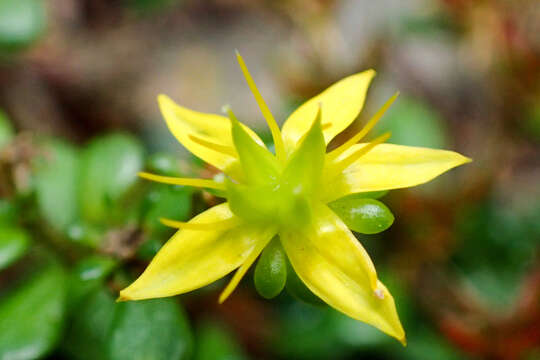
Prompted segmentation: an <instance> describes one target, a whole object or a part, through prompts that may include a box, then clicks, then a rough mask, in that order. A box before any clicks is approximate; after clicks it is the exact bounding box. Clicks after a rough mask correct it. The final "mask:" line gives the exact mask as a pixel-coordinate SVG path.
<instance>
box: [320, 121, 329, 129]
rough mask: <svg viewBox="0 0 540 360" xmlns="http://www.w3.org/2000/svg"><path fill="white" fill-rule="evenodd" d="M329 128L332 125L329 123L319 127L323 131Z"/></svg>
mask: <svg viewBox="0 0 540 360" xmlns="http://www.w3.org/2000/svg"><path fill="white" fill-rule="evenodd" d="M330 127H332V123H331V122H328V123H324V124H322V125H321V128H322V129H323V130H326V129H329V128H330Z"/></svg>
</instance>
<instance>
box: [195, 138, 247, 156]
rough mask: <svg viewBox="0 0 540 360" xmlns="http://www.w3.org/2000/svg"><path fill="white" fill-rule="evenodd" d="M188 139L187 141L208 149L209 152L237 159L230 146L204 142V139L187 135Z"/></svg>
mask: <svg viewBox="0 0 540 360" xmlns="http://www.w3.org/2000/svg"><path fill="white" fill-rule="evenodd" d="M188 137H189V139H190V140H191V141H193V142H194V143H197V144H199V145H201V146H204V147H207V148H209V149H211V150H214V151H217V152H219V153H222V154H225V155H229V156H232V157H238V155H237V154H236V151H235V150H234V148H233V147H231V146H227V145H221V144H216V143H214V142H211V141H207V140H204V139H202V138H200V137H197V136H194V135H188Z"/></svg>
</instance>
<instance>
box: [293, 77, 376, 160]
mask: <svg viewBox="0 0 540 360" xmlns="http://www.w3.org/2000/svg"><path fill="white" fill-rule="evenodd" d="M373 76H375V71H373V70H367V71H364V72H361V73H359V74H355V75H352V76H349V77H346V78H345V79H342V80H340V81H338V82H337V83H335V84H334V85H332V86H330V87H329V88H328V89H326V90H324V91H323V92H322V93H320V94H319V95H317V96H315V97H313V98H311V99H310V100H308V101H307V102H305V103H304V104H303V105H302V106H300V107H299V108H298V109H296V111H294V112H293V113H292V114H291V116H289V118H288V119H287V121H286V122H285V124H284V125H283V129H282V136H283V141H284V144H285V150H286V151H287V153H289V154H290V153H291V152H292V151H293V150H294V148H295V147H296V145H297V143H298V141H299V140H300V139H301V138H302V136H304V134H305V133H306V131H308V130H309V128H310V127H311V124H312V123H313V119H314V118H315V115H316V114H317V111H318V109H319V104H322V124H323V129H324V131H323V132H324V139H325V141H326V143H327V144H328V143H329V142H330V140H332V139H333V138H334V136H336V135H337V134H339V133H340V132H342V131H343V130H345V128H346V127H347V126H349V125H350V124H351V123H352V122H353V121H354V119H356V117H357V116H358V114H359V113H360V110H362V107H363V106H364V100H365V98H366V93H367V89H368V86H369V83H370V82H371V79H373ZM326 124H331V125H330V126H328V127H326V126H325V125H326Z"/></svg>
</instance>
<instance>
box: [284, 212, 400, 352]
mask: <svg viewBox="0 0 540 360" xmlns="http://www.w3.org/2000/svg"><path fill="white" fill-rule="evenodd" d="M314 213H315V214H316V215H315V219H314V220H313V223H312V224H311V225H310V226H309V227H308V228H305V229H304V230H302V231H298V230H296V231H290V232H283V233H280V237H281V241H282V243H283V247H284V248H285V251H286V252H287V256H288V257H289V260H290V261H291V264H292V266H293V268H294V270H295V271H296V273H297V274H298V276H299V277H300V279H302V281H303V282H304V283H305V284H306V285H307V287H308V288H309V289H310V290H311V291H312V292H313V293H315V294H316V295H317V296H319V297H320V298H321V299H322V300H324V301H325V302H326V303H328V304H329V305H330V306H332V307H334V308H336V309H337V310H339V311H341V312H343V313H345V314H346V315H348V316H350V317H352V318H354V319H357V320H361V321H364V322H366V323H368V324H371V325H373V326H375V327H377V328H378V329H380V330H381V331H383V332H385V333H387V334H388V335H390V336H393V337H395V338H397V339H398V340H399V341H401V342H404V341H405V333H404V331H403V328H402V326H401V323H400V321H399V317H398V315H397V312H396V308H395V304H394V299H393V298H392V295H391V294H390V293H389V292H388V290H387V289H386V287H385V286H384V285H383V284H382V283H381V282H380V281H379V280H377V274H376V272H375V268H374V266H373V263H372V262H371V260H370V258H369V256H368V254H367V253H366V251H365V250H364V248H363V247H362V246H361V245H360V243H359V242H358V241H357V240H356V238H355V237H354V236H353V234H352V233H351V232H350V231H349V229H347V227H346V225H345V224H344V223H343V222H342V221H341V220H340V219H339V217H338V216H337V215H335V214H334V213H333V212H332V211H331V210H330V209H328V208H327V207H326V206H324V205H318V206H317V207H316V208H315V210H314Z"/></svg>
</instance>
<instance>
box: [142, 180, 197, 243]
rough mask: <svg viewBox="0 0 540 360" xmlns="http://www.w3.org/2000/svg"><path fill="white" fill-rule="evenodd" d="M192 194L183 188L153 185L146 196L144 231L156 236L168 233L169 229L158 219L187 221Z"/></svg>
mask: <svg viewBox="0 0 540 360" xmlns="http://www.w3.org/2000/svg"><path fill="white" fill-rule="evenodd" d="M192 193H193V191H192V190H191V189H190V188H187V187H183V186H170V185H154V188H153V189H152V190H151V191H150V192H149V193H148V196H147V203H148V204H147V205H148V211H147V212H146V214H145V218H144V224H143V226H144V228H145V230H146V231H149V232H152V233H156V234H164V233H166V232H170V228H168V227H166V226H165V225H163V224H162V223H161V222H160V221H159V218H168V219H174V220H179V221H184V220H187V219H188V217H189V215H190V212H191V195H192Z"/></svg>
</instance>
